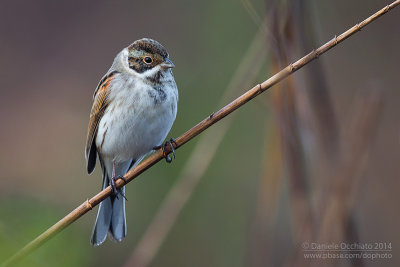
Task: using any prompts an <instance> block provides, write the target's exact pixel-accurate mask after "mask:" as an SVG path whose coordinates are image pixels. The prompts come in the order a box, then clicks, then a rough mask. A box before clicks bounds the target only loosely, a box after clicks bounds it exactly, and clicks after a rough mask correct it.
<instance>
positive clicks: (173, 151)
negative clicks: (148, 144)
mask: <svg viewBox="0 0 400 267" xmlns="http://www.w3.org/2000/svg"><path fill="white" fill-rule="evenodd" d="M173 144H175V146H178V144H177V143H176V141H175V139H174V138H171V139H169V141H167V142H165V144H164V145H162V150H163V156H164V158H165V161H166V162H167V163H171V162H172V158H171V157H170V156H169V155H168V154H167V153H166V152H165V148H166V147H167V146H169V147H170V148H171V152H172V156H173V158H174V159H175V148H174V145H173Z"/></svg>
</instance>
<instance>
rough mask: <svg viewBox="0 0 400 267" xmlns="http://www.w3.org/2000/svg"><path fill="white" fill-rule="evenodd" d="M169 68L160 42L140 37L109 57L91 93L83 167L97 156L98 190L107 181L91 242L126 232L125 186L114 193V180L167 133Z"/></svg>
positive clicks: (172, 97)
mask: <svg viewBox="0 0 400 267" xmlns="http://www.w3.org/2000/svg"><path fill="white" fill-rule="evenodd" d="M173 67H174V64H173V63H172V62H171V60H170V59H169V55H168V52H167V50H165V48H164V47H163V46H162V45H161V44H160V43H158V42H157V41H154V40H152V39H147V38H143V39H140V40H137V41H135V42H134V43H132V44H131V45H130V46H128V47H126V48H124V49H123V50H122V51H121V52H120V53H119V54H118V55H117V56H116V57H115V59H114V62H113V64H112V66H111V68H110V69H109V71H108V72H107V74H106V75H105V76H104V77H103V78H102V79H101V81H100V83H99V84H98V86H97V88H96V90H95V92H94V96H93V98H94V101H93V106H92V110H91V112H90V120H89V127H88V134H87V142H86V151H85V152H86V153H85V158H86V165H87V171H88V173H89V174H91V173H92V172H93V170H94V168H95V165H96V158H97V155H98V157H99V161H100V165H101V168H102V171H103V189H104V188H105V187H107V186H109V185H111V187H112V189H113V194H112V195H111V196H110V197H109V198H107V199H105V200H104V201H103V202H101V203H100V205H99V209H98V213H97V218H96V221H95V224H94V228H93V233H92V238H91V243H92V244H93V245H94V246H98V245H101V244H102V243H103V242H104V241H105V239H106V237H107V234H108V235H109V237H110V239H112V240H114V241H119V242H120V241H122V240H123V239H124V237H125V236H126V215H125V188H124V187H123V188H121V189H120V192H117V191H116V188H115V181H116V180H117V179H119V178H121V177H122V175H124V174H125V173H126V172H127V171H128V170H130V169H131V168H133V167H135V166H136V165H137V164H138V163H139V162H140V161H141V160H142V159H143V158H144V157H145V156H146V155H147V154H148V153H150V152H151V151H152V150H153V149H155V148H156V147H160V144H162V143H163V141H164V140H165V138H166V137H167V135H168V133H169V131H170V129H171V127H172V124H173V122H174V121H175V117H176V112H177V104H178V89H177V86H176V83H175V80H174V76H173V74H172V70H171V68H173ZM171 140H172V139H171ZM172 142H173V141H172ZM169 145H172V144H171V142H169ZM164 148H165V147H164ZM166 159H167V161H168V159H169V160H170V158H169V157H166Z"/></svg>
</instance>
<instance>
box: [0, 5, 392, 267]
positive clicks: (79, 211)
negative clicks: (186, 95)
mask: <svg viewBox="0 0 400 267" xmlns="http://www.w3.org/2000/svg"><path fill="white" fill-rule="evenodd" d="M399 4H400V0H397V1H394V2H393V3H392V4H390V5H387V6H386V7H384V8H382V9H381V10H379V11H378V12H376V13H374V14H373V15H371V16H370V17H368V18H367V19H365V20H363V21H362V22H360V23H358V24H356V25H355V26H353V27H352V28H350V29H348V30H347V31H346V32H344V33H342V34H341V35H339V36H337V37H336V36H335V37H334V38H333V39H332V40H330V41H329V42H327V43H325V44H324V45H322V46H321V47H319V48H318V49H316V50H313V51H312V52H311V53H309V54H308V55H306V56H304V57H302V58H301V59H299V60H298V61H296V62H294V63H292V64H290V65H289V66H287V67H286V68H284V69H282V70H281V71H280V72H278V73H277V74H275V75H274V76H272V77H271V78H269V79H268V80H266V81H264V82H263V83H261V84H258V85H256V86H254V87H253V88H252V89H250V90H249V91H247V92H246V93H244V94H243V95H241V96H240V97H238V98H237V99H235V100H234V101H232V102H231V103H230V104H228V105H226V106H225V107H223V108H222V109H220V110H219V111H217V112H215V113H214V114H213V116H208V117H207V118H205V119H204V120H203V121H201V122H200V123H198V124H197V125H196V126H194V127H193V128H191V129H190V130H189V131H187V132H186V133H184V134H183V135H181V136H180V137H178V138H177V139H176V145H174V148H175V149H177V148H179V147H181V146H182V145H184V144H185V143H187V142H189V141H190V140H191V139H193V138H194V137H196V136H197V135H199V134H200V133H201V132H203V131H204V130H206V129H207V128H208V127H210V126H211V125H213V124H214V123H216V122H218V121H220V120H221V119H223V118H224V117H226V116H227V115H229V114H230V113H232V112H233V111H235V110H236V109H238V108H239V107H241V106H243V105H244V104H246V103H247V102H249V101H250V100H252V99H253V98H254V97H256V96H258V95H259V94H261V93H263V92H265V91H266V90H267V89H269V88H271V87H272V86H273V85H275V84H277V83H278V82H280V81H281V80H283V79H285V78H286V77H287V76H289V75H290V74H292V73H294V72H295V71H297V70H299V69H300V68H302V67H303V66H304V65H306V64H308V63H310V62H311V61H313V60H314V59H316V58H318V56H320V55H322V54H324V53H325V52H326V51H328V50H330V49H331V48H333V47H334V46H336V45H337V44H339V43H341V42H342V41H344V40H345V39H347V38H349V37H350V36H352V35H353V34H355V33H356V32H358V31H360V30H361V29H362V28H364V27H365V26H366V25H368V24H369V23H371V22H372V21H374V20H376V19H377V18H379V17H380V16H382V15H384V14H385V13H387V12H388V11H390V10H391V9H393V8H395V7H396V6H398V5H399ZM170 152H171V150H170V149H169V148H167V149H166V153H168V154H169V153H170ZM163 158H164V156H163V152H162V150H157V151H156V152H155V153H154V154H152V155H150V156H149V157H148V158H147V159H145V160H144V161H142V163H141V164H139V165H138V166H137V167H136V168H134V169H133V170H131V171H129V172H128V173H126V174H125V175H124V178H125V180H126V183H129V182H131V181H132V180H133V179H135V178H136V177H137V176H139V175H140V174H141V173H143V172H144V171H146V170H147V169H149V168H150V167H152V166H153V165H154V164H156V163H157V162H159V161H160V160H162V159H163ZM124 185H125V182H124V181H123V180H122V179H120V180H118V181H117V182H116V186H117V188H121V187H122V186H124ZM111 194H112V190H111V187H110V186H108V187H107V188H105V189H104V190H103V191H101V192H99V193H98V194H97V195H95V196H94V197H92V198H91V199H90V200H86V201H85V202H83V203H82V204H81V205H80V206H78V207H77V208H76V209H75V210H73V211H72V212H71V213H69V214H68V215H67V216H65V217H64V218H63V219H61V220H60V221H58V222H57V223H56V224H54V225H53V226H52V227H50V228H49V229H48V230H46V231H45V232H44V233H42V234H41V235H40V236H38V237H37V238H35V239H34V240H33V241H31V242H30V243H28V244H27V245H26V246H25V247H24V248H22V249H21V250H20V251H18V252H17V253H16V254H15V255H13V256H12V257H11V258H10V259H8V260H7V261H6V262H4V263H3V266H7V265H11V264H13V263H15V262H16V261H18V260H20V259H21V258H22V257H23V256H25V255H27V254H28V253H30V252H32V251H33V250H35V249H36V248H38V247H39V246H40V245H42V244H43V243H45V242H46V241H48V240H49V239H50V238H52V237H53V236H54V235H56V234H57V233H59V232H60V231H61V230H63V229H64V228H66V227H67V226H68V225H70V224H71V223H73V222H74V221H76V220H77V219H78V218H80V217H81V216H82V215H84V214H85V213H87V212H88V211H90V210H91V209H92V208H93V207H95V206H97V205H98V204H99V203H100V202H101V201H103V200H104V199H106V198H107V197H109V196H110V195H111Z"/></svg>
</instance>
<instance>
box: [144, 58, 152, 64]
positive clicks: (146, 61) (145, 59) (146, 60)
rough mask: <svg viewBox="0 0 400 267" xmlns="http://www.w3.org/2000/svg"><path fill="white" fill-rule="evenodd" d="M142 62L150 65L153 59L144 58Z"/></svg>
mask: <svg viewBox="0 0 400 267" xmlns="http://www.w3.org/2000/svg"><path fill="white" fill-rule="evenodd" d="M143 61H144V63H146V64H151V62H153V59H152V58H151V57H145V58H144V59H143Z"/></svg>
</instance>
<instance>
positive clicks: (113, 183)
mask: <svg viewBox="0 0 400 267" xmlns="http://www.w3.org/2000/svg"><path fill="white" fill-rule="evenodd" d="M119 179H122V180H123V181H124V182H125V184H126V179H125V178H124V177H123V176H118V177H112V178H111V181H110V186H111V192H112V193H114V194H115V195H116V197H117V198H118V195H121V196H122V197H123V198H125V200H128V199H127V198H126V197H125V195H124V194H123V193H122V190H121V189H117V184H116V182H117V181H118V180H119Z"/></svg>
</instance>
